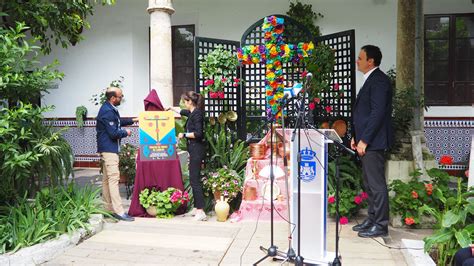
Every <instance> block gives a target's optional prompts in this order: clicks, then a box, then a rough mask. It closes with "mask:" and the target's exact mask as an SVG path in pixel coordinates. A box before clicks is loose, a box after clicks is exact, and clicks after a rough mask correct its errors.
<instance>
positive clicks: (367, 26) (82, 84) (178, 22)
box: [42, 0, 474, 161]
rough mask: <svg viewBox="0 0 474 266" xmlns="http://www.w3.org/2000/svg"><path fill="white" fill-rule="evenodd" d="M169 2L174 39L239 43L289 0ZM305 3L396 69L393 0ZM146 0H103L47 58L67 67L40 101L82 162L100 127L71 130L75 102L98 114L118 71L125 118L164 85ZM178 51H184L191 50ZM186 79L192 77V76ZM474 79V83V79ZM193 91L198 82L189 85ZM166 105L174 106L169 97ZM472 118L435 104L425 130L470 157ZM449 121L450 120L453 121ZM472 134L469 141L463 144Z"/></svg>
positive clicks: (438, 4) (432, 5)
mask: <svg viewBox="0 0 474 266" xmlns="http://www.w3.org/2000/svg"><path fill="white" fill-rule="evenodd" d="M150 2H153V1H150ZM158 2H159V1H158ZM164 2H171V5H172V7H173V8H174V10H175V12H174V13H173V14H171V25H172V26H173V28H172V30H174V34H173V36H170V38H173V40H175V37H176V36H175V34H176V33H178V34H179V33H181V34H182V35H183V36H184V37H186V36H187V37H188V38H189V37H190V36H191V37H193V36H200V37H209V38H217V39H226V40H234V41H240V39H241V37H242V34H243V33H244V32H245V30H246V29H247V28H249V27H250V26H251V25H252V24H253V23H255V22H256V21H258V20H259V19H261V18H263V17H265V16H268V15H272V14H286V12H287V11H288V9H289V1H285V0H256V1H255V0H254V1H250V0H241V1H230V0H219V1H217V0H173V1H170V0H168V1H164ZM301 2H303V3H307V4H312V5H313V10H314V11H316V12H319V13H321V14H323V15H324V17H323V18H320V19H319V20H318V22H317V25H318V26H320V28H321V32H322V34H323V35H325V34H331V33H335V32H340V31H345V30H350V29H354V30H355V41H356V51H358V50H359V48H360V47H361V46H363V45H365V44H374V45H377V46H379V47H380V48H381V50H382V53H383V59H382V64H381V69H382V70H384V71H387V70H388V69H390V68H395V62H396V38H397V1H396V0H358V1H349V0H319V1H316V0H313V1H309V0H306V1H301ZM149 4H150V3H149V1H147V0H117V3H116V5H115V6H105V7H102V6H98V7H97V9H96V12H95V14H94V16H92V17H91V18H90V22H91V29H89V30H85V32H84V34H83V36H84V38H85V40H83V41H81V42H80V43H78V44H77V45H76V46H75V47H70V48H69V49H67V50H65V49H62V48H60V47H56V48H53V51H52V53H51V54H50V55H48V56H47V57H46V58H45V59H44V60H45V62H49V61H51V60H52V59H58V60H59V61H60V63H61V65H60V67H59V70H60V71H62V72H64V73H65V78H64V80H63V81H61V82H59V83H58V84H57V88H56V89H53V90H51V93H50V94H48V95H46V96H45V97H44V98H43V100H42V104H43V105H55V106H56V109H55V110H54V111H52V112H51V113H49V114H48V117H50V118H53V117H57V118H59V119H60V120H59V121H58V124H57V125H58V126H64V125H69V126H72V128H71V129H70V130H69V131H68V133H67V135H66V137H68V139H71V144H72V146H73V149H74V152H75V153H76V156H77V157H76V158H79V159H78V161H81V160H82V161H90V160H95V159H94V157H95V135H94V134H95V128H94V121H93V120H90V121H87V122H86V128H84V129H81V130H79V129H75V128H74V126H75V122H74V121H75V118H74V117H75V108H76V107H77V106H79V105H84V106H86V107H87V109H88V110H89V114H88V117H90V118H92V117H95V115H96V114H97V112H98V110H99V106H95V105H93V103H91V102H90V101H89V99H90V98H91V96H92V95H93V94H97V93H99V92H100V90H101V89H103V88H105V87H107V85H108V84H109V83H110V82H111V81H112V80H115V79H118V78H119V77H120V76H123V77H124V82H123V85H124V95H125V102H124V103H123V104H122V106H120V109H119V110H120V112H121V115H122V116H124V117H133V116H137V115H138V113H139V112H140V111H143V99H144V98H145V96H146V95H147V94H148V92H149V90H150V89H152V88H155V89H156V90H157V91H158V94H159V95H160V89H161V88H156V87H155V86H154V85H151V84H152V83H153V82H152V81H151V79H150V76H151V75H150V65H151V64H150V61H151V59H150V58H151V56H150V55H151V52H150V51H152V49H160V48H159V47H153V46H152V45H150V34H149V32H150V14H149V13H148V11H147V9H148V7H149ZM424 13H425V15H437V14H441V15H443V14H444V15H449V14H467V16H468V18H471V19H472V20H471V21H474V18H473V17H474V4H473V3H472V1H471V0H449V1H447V0H425V1H424ZM472 23H473V24H470V27H473V28H472V31H474V22H472ZM186 34H188V35H186ZM471 37H473V39H471V46H470V50H469V51H470V52H471V53H472V54H471V55H470V56H473V55H474V35H473V36H471ZM175 48H176V47H174V48H173V49H175ZM178 48H179V47H178ZM178 48H176V49H178ZM181 55H186V53H183V54H181ZM473 58H474V56H473ZM178 59H179V58H178ZM158 60H160V59H158ZM163 60H164V59H163ZM181 61H187V62H188V63H187V65H184V66H177V65H178V64H177V62H181ZM181 61H176V58H175V60H174V61H173V62H174V64H177V65H176V66H174V70H175V73H173V77H176V80H182V79H186V77H185V76H183V77H180V76H179V75H181V74H182V73H184V72H186V71H187V72H189V71H192V67H193V66H192V63H194V61H195V59H194V58H184V59H181ZM190 62H191V63H190ZM466 67H468V68H470V69H471V70H470V71H471V72H472V73H474V63H472V64H470V65H469V64H467V65H466ZM158 73H159V71H158ZM188 74H189V73H188ZM158 75H159V74H158ZM190 75H194V73H191V74H190ZM187 77H188V78H189V75H188V76H187ZM176 80H175V82H176ZM472 81H473V83H474V79H473V80H472ZM193 82H194V81H193V80H191V81H189V80H188V81H187V83H186V81H183V83H180V84H176V83H175V87H178V86H181V87H183V86H184V87H183V88H182V89H185V87H186V86H187V85H189V86H191V84H194V83H193ZM186 84H187V85H186ZM360 84H362V74H361V73H357V79H356V84H355V87H356V88H359V87H360ZM471 88H472V87H471ZM189 89H193V88H192V87H189ZM446 93H450V92H449V91H447V92H446ZM177 94H178V95H175V97H174V98H175V102H174V104H176V98H177V97H179V94H180V92H178V93H177ZM66 99H67V101H66ZM71 99H73V100H72V101H71ZM66 102H67V104H66ZM71 102H73V104H71ZM165 105H169V104H166V103H165ZM472 117H474V108H473V106H472V104H471V105H462V106H461V105H459V106H456V105H446V106H433V107H430V108H429V109H428V110H427V111H425V120H426V121H425V126H426V127H425V132H426V134H427V137H428V139H430V138H433V139H432V140H433V141H432V143H435V142H436V139H437V138H438V137H440V138H442V139H441V142H442V141H444V140H445V139H444V138H445V135H446V136H451V135H453V133H454V135H455V136H456V139H455V140H456V143H459V142H462V143H466V145H467V146H466V147H464V146H463V147H460V148H461V154H453V155H455V156H458V160H457V161H463V160H464V161H466V160H465V159H466V158H469V157H468V153H469V150H470V149H469V147H470V135H472V127H473V121H472ZM443 121H444V122H443ZM447 121H450V122H449V123H450V124H448V123H447ZM438 130H441V131H438ZM444 130H448V131H447V132H445V131H444ZM452 130H454V131H452ZM444 133H447V134H444ZM68 134H69V135H68ZM81 134H82V136H81ZM79 138H80V139H83V140H81V142H80V143H76V140H75V139H79ZM467 139H469V141H467V142H466V141H465V140H467ZM130 141H131V142H132V143H135V142H136V141H137V139H136V138H133V139H131V140H130ZM429 141H430V140H429ZM448 142H451V139H448V140H447V143H448ZM438 143H439V141H438ZM433 145H436V144H433ZM462 145H464V144H462ZM431 148H436V149H438V150H440V152H439V153H443V152H444V151H446V152H447V151H448V150H449V149H454V150H456V152H458V150H459V149H458V148H459V147H451V146H449V145H448V147H443V146H440V147H435V146H433V147H430V149H431ZM465 153H467V154H465ZM435 155H436V154H435ZM80 158H82V159H80ZM455 161H456V158H455Z"/></svg>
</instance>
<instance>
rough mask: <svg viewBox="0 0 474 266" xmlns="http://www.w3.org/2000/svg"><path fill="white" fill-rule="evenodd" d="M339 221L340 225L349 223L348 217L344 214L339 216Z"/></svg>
mask: <svg viewBox="0 0 474 266" xmlns="http://www.w3.org/2000/svg"><path fill="white" fill-rule="evenodd" d="M339 223H340V224H341V225H345V224H347V223H349V219H347V217H346V216H342V217H341V218H339Z"/></svg>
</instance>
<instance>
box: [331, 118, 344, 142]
mask: <svg viewBox="0 0 474 266" xmlns="http://www.w3.org/2000/svg"><path fill="white" fill-rule="evenodd" d="M331 128H332V129H334V130H336V132H337V134H338V135H339V137H341V138H342V137H344V135H346V132H347V124H346V122H345V121H344V120H341V119H339V120H336V121H334V123H332V127H331Z"/></svg>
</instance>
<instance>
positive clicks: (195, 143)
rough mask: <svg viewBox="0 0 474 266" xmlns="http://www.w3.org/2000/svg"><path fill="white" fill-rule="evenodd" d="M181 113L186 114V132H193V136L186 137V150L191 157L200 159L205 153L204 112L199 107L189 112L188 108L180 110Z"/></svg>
mask: <svg viewBox="0 0 474 266" xmlns="http://www.w3.org/2000/svg"><path fill="white" fill-rule="evenodd" d="M180 114H181V115H184V116H187V117H188V120H186V125H185V126H184V128H185V130H186V132H189V133H191V132H192V133H194V138H192V139H191V138H190V139H188V152H189V156H190V158H191V159H193V158H194V159H198V160H202V158H204V155H205V153H206V147H205V145H204V129H203V128H204V112H203V111H202V110H200V109H197V108H196V109H194V111H193V112H192V113H191V112H190V111H189V110H181V112H180Z"/></svg>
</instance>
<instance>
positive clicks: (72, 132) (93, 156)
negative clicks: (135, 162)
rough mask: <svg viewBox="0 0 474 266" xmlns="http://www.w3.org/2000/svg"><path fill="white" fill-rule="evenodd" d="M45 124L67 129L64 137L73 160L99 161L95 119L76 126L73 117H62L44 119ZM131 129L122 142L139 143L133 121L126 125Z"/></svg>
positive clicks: (136, 144)
mask: <svg viewBox="0 0 474 266" xmlns="http://www.w3.org/2000/svg"><path fill="white" fill-rule="evenodd" d="M44 123H45V124H49V125H52V126H53V127H55V128H64V127H68V129H67V130H66V131H65V132H64V134H63V136H64V138H65V139H66V140H67V141H68V142H69V145H71V148H72V151H73V154H74V160H75V161H76V162H95V161H99V159H100V158H99V155H98V154H97V140H96V130H95V125H96V121H95V120H87V121H85V123H84V127H82V128H78V127H77V123H76V120H75V119H67V120H66V119H62V120H56V121H51V120H46V121H45V122H44ZM126 128H128V129H130V130H131V131H132V135H131V136H130V137H127V138H123V139H122V144H126V143H130V144H132V145H134V146H138V145H139V138H138V123H134V124H133V125H132V126H129V127H126Z"/></svg>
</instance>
